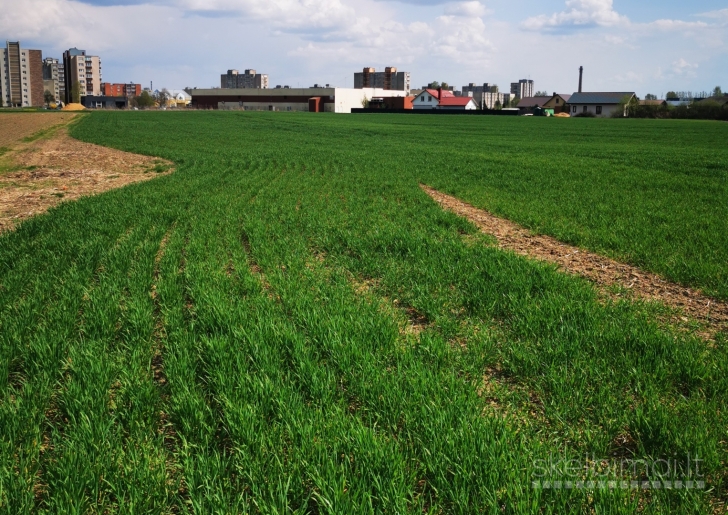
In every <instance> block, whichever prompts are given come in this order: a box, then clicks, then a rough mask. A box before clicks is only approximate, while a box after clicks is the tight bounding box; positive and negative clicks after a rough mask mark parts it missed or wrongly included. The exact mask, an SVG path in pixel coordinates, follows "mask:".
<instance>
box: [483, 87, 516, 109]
mask: <svg viewBox="0 0 728 515" xmlns="http://www.w3.org/2000/svg"><path fill="white" fill-rule="evenodd" d="M512 98H513V95H512V94H511V93H499V92H497V91H490V92H486V93H483V94H482V97H481V99H480V102H481V106H483V109H497V108H499V107H504V106H505V105H507V104H509V103H510V101H511V99H512Z"/></svg>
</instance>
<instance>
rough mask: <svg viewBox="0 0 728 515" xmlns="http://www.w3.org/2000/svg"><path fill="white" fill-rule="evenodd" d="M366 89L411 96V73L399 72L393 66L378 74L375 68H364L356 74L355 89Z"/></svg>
mask: <svg viewBox="0 0 728 515" xmlns="http://www.w3.org/2000/svg"><path fill="white" fill-rule="evenodd" d="M364 88H377V89H384V90H395V91H404V92H406V93H407V94H409V92H410V89H411V84H410V72H398V71H397V68H394V67H392V66H388V67H387V68H385V69H384V71H383V72H378V71H377V70H376V69H375V68H364V69H363V70H362V71H361V72H357V73H355V74H354V89H364Z"/></svg>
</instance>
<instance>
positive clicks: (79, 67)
mask: <svg viewBox="0 0 728 515" xmlns="http://www.w3.org/2000/svg"><path fill="white" fill-rule="evenodd" d="M63 68H64V82H65V92H66V93H65V101H66V102H67V103H69V102H72V101H73V100H74V99H73V98H71V97H72V96H73V85H74V84H76V83H78V84H79V86H80V96H82V97H83V96H101V82H102V81H103V75H102V72H101V58H100V57H98V56H93V55H86V51H85V50H79V49H78V48H71V49H69V50H66V51H65V52H63Z"/></svg>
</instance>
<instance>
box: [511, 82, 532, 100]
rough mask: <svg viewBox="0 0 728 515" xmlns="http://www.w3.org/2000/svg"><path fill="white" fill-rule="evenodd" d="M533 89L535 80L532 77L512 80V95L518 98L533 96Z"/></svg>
mask: <svg viewBox="0 0 728 515" xmlns="http://www.w3.org/2000/svg"><path fill="white" fill-rule="evenodd" d="M533 91H534V90H533V81H532V80H530V79H521V80H519V81H518V82H511V95H514V96H515V97H516V98H530V97H532V96H533Z"/></svg>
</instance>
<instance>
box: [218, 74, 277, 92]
mask: <svg viewBox="0 0 728 515" xmlns="http://www.w3.org/2000/svg"><path fill="white" fill-rule="evenodd" d="M220 87H221V88H222V89H241V88H252V89H268V75H266V74H265V73H257V72H256V71H255V70H245V73H240V72H238V70H228V71H227V73H225V74H223V75H220Z"/></svg>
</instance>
